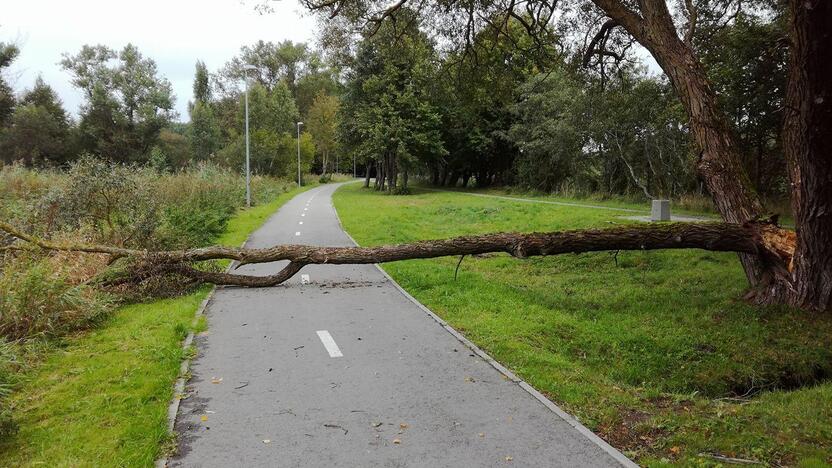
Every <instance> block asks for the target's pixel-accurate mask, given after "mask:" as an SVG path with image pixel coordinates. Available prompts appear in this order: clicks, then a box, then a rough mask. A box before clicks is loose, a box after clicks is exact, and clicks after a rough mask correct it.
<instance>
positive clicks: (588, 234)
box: [0, 221, 794, 287]
mask: <svg viewBox="0 0 832 468" xmlns="http://www.w3.org/2000/svg"><path fill="white" fill-rule="evenodd" d="M0 230H3V231H5V232H7V233H9V234H11V235H12V236H14V237H16V238H17V239H20V240H22V241H25V242H28V243H30V244H32V245H35V246H37V247H40V248H43V249H46V250H60V251H76V252H84V253H104V254H110V255H117V256H119V257H131V258H134V259H136V260H138V261H139V262H137V263H140V264H144V265H145V268H144V270H143V271H142V272H140V274H138V275H137V278H139V279H140V280H141V279H142V278H147V277H150V276H155V275H161V274H166V273H177V274H181V275H183V276H186V277H188V278H191V279H194V280H198V281H201V282H207V283H213V284H221V285H234V286H247V287H266V286H274V285H277V284H280V283H282V282H284V281H286V280H288V279H289V278H291V277H292V276H294V275H295V274H296V273H297V272H298V271H300V270H301V269H302V268H303V267H304V266H306V265H310V264H319V265H320V264H335V265H345V264H372V263H385V262H395V261H400V260H411V259H423V258H436V257H444V256H460V255H476V254H484V253H490V252H504V253H507V254H509V255H511V256H514V257H517V258H525V257H531V256H546V255H558V254H564V253H581V252H595V251H604V250H656V249H688V248H696V249H704V250H712V251H730V252H745V253H755V254H764V256H766V257H767V258H769V259H770V261H773V262H776V263H778V264H781V265H783V269H784V270H785V269H787V268H788V265H789V264H790V262H791V256H792V255H793V253H794V233H793V232H792V231H786V230H783V229H781V228H779V227H777V226H776V225H775V224H773V222H762V221H760V222H750V223H746V224H743V225H739V224H729V223H696V224H691V223H669V224H649V225H639V226H621V227H616V228H611V229H587V230H573V231H555V232H545V233H528V234H522V233H495V234H485V235H479V236H462V237H455V238H451V239H442V240H426V241H419V242H413V243H409V244H398V245H383V246H378V247H317V246H309V245H277V246H274V247H269V248H264V249H248V248H233V247H223V246H212V247H204V248H197V249H189V250H180V251H147V250H132V249H124V248H117V247H110V246H104V245H90V244H59V243H53V242H49V241H46V240H43V239H40V238H38V237H36V236H33V235H30V234H27V233H23V232H21V231H19V230H17V229H15V228H14V227H12V226H10V225H8V224H6V223H2V222H0ZM213 259H230V260H237V261H238V262H239V265H238V266H240V265H246V264H254V263H268V262H275V261H281V260H288V261H289V264H288V265H287V266H286V267H284V268H283V269H282V270H281V271H280V272H278V273H276V274H274V275H270V276H250V275H237V274H231V273H217V272H210V271H202V270H198V269H195V268H193V267H192V266H191V265H190V263H191V262H197V261H204V260H213ZM147 265H150V267H149V268H148V267H147Z"/></svg>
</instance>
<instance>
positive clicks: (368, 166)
mask: <svg viewBox="0 0 832 468" xmlns="http://www.w3.org/2000/svg"><path fill="white" fill-rule="evenodd" d="M372 164H373V161H372V160H368V161H367V164H365V165H364V172H365V174H364V188H370V170H371V169H372V168H373V166H372Z"/></svg>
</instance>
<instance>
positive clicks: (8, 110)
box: [0, 42, 20, 128]
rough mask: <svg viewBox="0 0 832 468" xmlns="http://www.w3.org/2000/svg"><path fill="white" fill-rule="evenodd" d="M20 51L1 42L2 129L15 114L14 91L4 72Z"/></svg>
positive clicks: (11, 45) (0, 97)
mask: <svg viewBox="0 0 832 468" xmlns="http://www.w3.org/2000/svg"><path fill="white" fill-rule="evenodd" d="M19 53H20V49H18V48H17V46H16V45H14V44H8V43H5V42H0V128H2V127H4V126H5V125H6V124H7V123H8V122H9V119H10V118H11V116H12V113H13V112H14V105H15V99H14V90H12V88H11V86H9V84H8V83H7V82H6V80H5V78H4V77H3V70H4V69H6V68H7V67H8V66H9V65H11V64H12V62H14V60H15V59H16V58H17V55H18V54H19Z"/></svg>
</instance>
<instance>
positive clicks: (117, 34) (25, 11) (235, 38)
mask: <svg viewBox="0 0 832 468" xmlns="http://www.w3.org/2000/svg"><path fill="white" fill-rule="evenodd" d="M270 5H271V6H272V8H273V9H274V12H273V13H270V14H266V15H260V14H259V13H257V12H256V11H255V9H254V4H253V3H252V2H249V3H242V2H240V1H239V0H236V1H235V0H203V1H199V0H167V1H164V0H145V1H131V2H123V1H121V2H119V1H112V0H111V1H104V0H75V1H62V0H52V1H49V0H26V1H12V2H9V3H8V4H6V5H5V6H4V7H3V18H2V20H0V21H2V23H0V41H5V42H8V41H13V42H16V43H17V44H18V45H19V46H20V48H21V53H20V56H19V57H18V59H17V60H16V61H15V63H14V65H13V66H12V67H11V69H10V70H9V73H8V78H9V79H10V81H11V82H12V85H13V86H14V87H15V90H16V91H18V92H19V91H22V90H23V89H24V88H27V87H30V86H31V85H32V83H33V82H34V81H35V78H36V77H37V76H38V74H41V75H42V76H43V78H44V80H46V82H47V83H49V84H50V85H51V86H52V87H54V88H55V89H56V91H57V92H58V94H59V95H60V96H61V99H63V101H64V105H65V106H66V108H67V109H68V110H69V111H71V112H73V113H77V109H78V105H79V104H80V103H81V100H82V98H81V95H80V94H79V93H78V92H77V91H76V90H75V89H74V88H73V87H72V85H71V84H70V82H69V80H70V77H69V74H68V73H66V72H65V71H63V70H62V69H61V67H60V65H58V62H59V61H60V60H61V54H63V53H71V54H74V53H76V52H77V51H78V50H80V48H81V46H82V45H84V44H104V45H107V46H109V47H110V48H113V49H116V50H118V49H121V48H122V47H124V45H125V44H127V43H133V44H135V45H136V46H137V47H138V48H139V50H140V51H141V52H142V54H144V55H145V56H146V57H150V58H152V59H154V60H155V61H156V63H157V65H158V67H159V73H160V74H161V75H163V76H165V77H166V78H167V79H168V80H170V82H171V84H172V85H173V90H174V93H175V94H176V109H177V111H178V112H179V114H180V119H181V120H187V118H188V115H187V103H188V100H190V99H191V97H192V91H191V85H192V83H193V73H194V63H195V62H196V61H197V60H203V61H204V62H205V63H206V65H207V66H208V68H209V69H210V70H212V71H213V70H216V69H217V68H219V67H221V66H222V65H223V64H224V63H225V62H226V61H227V60H229V59H230V58H231V57H233V56H234V55H236V54H237V52H239V49H240V46H242V45H245V44H251V43H253V42H255V41H257V40H260V39H262V40H264V41H272V42H278V41H282V40H286V39H289V40H292V41H294V42H311V41H312V40H313V39H314V35H315V34H314V32H315V31H314V28H315V21H314V19H313V18H312V17H310V16H309V15H308V14H307V13H306V12H305V11H304V10H303V9H302V7H301V5H300V4H299V3H297V2H295V1H294V0H281V1H277V2H271V3H270Z"/></svg>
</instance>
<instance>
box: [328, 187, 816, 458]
mask: <svg viewBox="0 0 832 468" xmlns="http://www.w3.org/2000/svg"><path fill="white" fill-rule="evenodd" d="M335 206H336V208H337V209H338V213H339V215H340V217H341V219H342V221H343V223H344V227H345V229H346V230H347V231H348V232H349V233H350V234H351V235H352V236H353V237H354V238H355V239H356V240H357V241H358V242H359V243H360V244H361V245H377V244H383V243H392V242H407V241H414V240H418V239H429V238H443V237H450V236H457V235H463V234H476V233H486V232H493V231H544V230H547V231H548V230H559V229H576V228H588V227H609V226H612V225H613V224H611V223H627V222H629V221H626V220H623V219H621V218H619V217H618V216H621V215H622V214H624V213H620V212H614V211H605V210H598V209H585V208H577V207H563V206H556V205H545V204H535V203H523V202H516V201H508V200H500V199H493V198H483V197H472V196H469V195H466V194H462V193H439V192H430V191H425V190H420V189H418V188H417V189H416V190H415V193H414V194H413V195H410V196H388V195H380V194H377V193H376V192H374V191H372V190H367V189H362V188H361V187H360V185H347V186H344V187H342V188H340V189H339V190H338V192H337V193H336V196H335ZM614 206H621V205H618V204H616V205H614ZM458 260H459V259H458V258H442V259H433V260H411V261H404V262H396V263H389V264H385V265H384V268H385V270H387V271H388V272H389V273H390V274H391V275H392V276H393V277H394V278H395V279H396V280H397V281H398V282H399V283H400V284H401V285H402V286H403V287H404V288H405V289H407V290H408V291H409V292H410V293H411V294H413V295H414V296H415V297H416V298H417V299H419V300H420V301H421V302H422V303H424V304H425V305H426V306H428V307H430V308H431V309H432V310H434V311H435V312H436V313H437V314H439V315H440V316H441V317H442V318H444V319H445V320H447V321H448V322H449V323H450V324H452V325H453V326H454V327H455V328H457V329H458V330H460V331H461V332H463V333H464V334H465V335H466V336H467V337H468V338H469V339H471V340H472V341H474V342H475V343H476V344H477V345H479V346H481V347H482V348H483V349H485V350H486V351H488V352H489V353H490V354H491V355H492V356H493V357H494V358H495V359H497V360H499V361H500V362H502V363H503V364H505V365H507V366H508V367H509V368H511V369H512V370H513V371H515V372H516V373H518V374H519V375H520V376H522V377H523V378H524V379H526V380H527V381H528V382H529V383H530V384H532V385H533V386H534V387H535V388H537V389H538V390H540V391H542V392H544V393H545V394H547V395H548V396H549V397H550V398H552V400H554V401H555V402H556V403H558V404H559V405H561V406H562V407H564V409H566V410H567V411H569V412H570V413H572V414H573V415H575V416H577V417H578V418H579V419H580V420H581V421H582V422H583V423H584V424H585V425H587V426H588V427H590V428H591V429H593V430H594V431H596V432H597V433H598V434H600V435H601V436H602V437H603V438H605V439H606V440H607V441H609V442H610V443H611V444H612V445H614V446H615V447H617V448H619V449H620V450H622V451H623V452H625V453H626V454H627V455H628V456H631V457H632V458H634V459H635V460H636V461H637V462H639V463H641V464H646V465H651V466H661V465H664V464H678V465H695V466H716V465H718V463H719V462H717V461H716V460H715V459H714V458H712V457H709V456H708V454H710V455H721V456H730V457H737V458H744V459H750V460H757V461H760V462H763V463H765V464H771V465H778V464H780V465H800V466H825V465H826V464H827V463H832V384H830V383H826V382H825V380H826V379H827V378H828V377H829V376H830V375H832V317H822V316H814V315H811V314H805V313H802V312H798V311H794V310H790V309H787V308H782V307H767V308H757V307H751V306H749V305H747V304H745V303H744V302H743V301H742V300H741V299H740V297H741V296H742V293H743V289H744V287H745V280H744V276H743V273H742V271H741V269H740V266H739V262H738V261H737V259H736V256H735V255H734V254H731V253H715V252H706V251H699V250H686V251H682V250H679V251H653V252H620V253H618V255H617V256H614V255H613V254H611V253H607V252H597V253H587V254H580V255H561V256H555V257H549V258H531V259H525V260H518V259H514V258H511V257H509V256H507V255H501V254H500V255H485V256H479V257H475V258H470V257H466V258H465V259H464V261H463V263H462V266H461V268H460V272H459V277H458V279H457V280H456V281H454V268H455V267H456V264H457V261H458Z"/></svg>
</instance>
